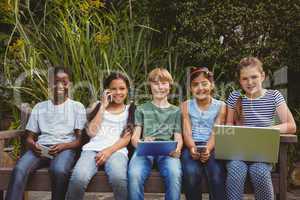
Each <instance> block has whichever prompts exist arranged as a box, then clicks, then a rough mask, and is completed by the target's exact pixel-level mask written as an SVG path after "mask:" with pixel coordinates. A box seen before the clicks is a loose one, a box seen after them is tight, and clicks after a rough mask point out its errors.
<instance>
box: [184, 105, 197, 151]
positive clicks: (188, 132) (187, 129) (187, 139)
mask: <svg viewBox="0 0 300 200" xmlns="http://www.w3.org/2000/svg"><path fill="white" fill-rule="evenodd" d="M181 113H182V126H183V141H184V144H185V145H186V146H187V148H188V149H191V148H193V147H196V145H195V142H194V140H193V138H192V126H191V120H190V117H189V114H188V104H187V101H185V102H183V103H182V105H181Z"/></svg>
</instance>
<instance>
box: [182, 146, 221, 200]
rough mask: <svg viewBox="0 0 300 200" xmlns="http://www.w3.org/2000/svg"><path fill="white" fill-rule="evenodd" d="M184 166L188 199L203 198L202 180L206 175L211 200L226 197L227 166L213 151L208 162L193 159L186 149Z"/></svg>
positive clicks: (184, 179) (183, 156) (185, 189)
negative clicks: (216, 157)
mask: <svg viewBox="0 0 300 200" xmlns="http://www.w3.org/2000/svg"><path fill="white" fill-rule="evenodd" d="M181 161H182V168H183V186H184V191H185V196H186V199H187V200H194V199H197V200H198V199H202V192H201V182H202V177H203V176H206V177H207V181H208V188H209V199H210V200H221V199H225V186H224V185H225V167H224V166H223V165H222V164H221V163H220V162H219V161H217V160H215V158H214V153H213V152H212V154H211V156H210V158H209V160H208V161H207V162H206V163H201V162H200V161H199V160H193V159H192V157H191V156H190V152H189V150H188V149H184V151H183V155H182V158H181Z"/></svg>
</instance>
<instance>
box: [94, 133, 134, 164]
mask: <svg viewBox="0 0 300 200" xmlns="http://www.w3.org/2000/svg"><path fill="white" fill-rule="evenodd" d="M130 137H131V134H130V132H126V133H125V135H124V136H123V137H121V138H120V139H119V140H118V141H117V142H116V143H114V144H113V145H112V146H110V147H108V148H105V149H103V150H102V151H100V152H99V153H97V155H96V157H95V159H96V164H97V166H99V165H103V164H104V163H105V162H106V161H107V159H108V158H109V157H110V156H111V154H113V153H114V152H116V151H118V150H119V149H122V148H124V147H126V146H127V145H128V143H129V141H130Z"/></svg>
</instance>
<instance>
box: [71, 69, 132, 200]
mask: <svg viewBox="0 0 300 200" xmlns="http://www.w3.org/2000/svg"><path fill="white" fill-rule="evenodd" d="M103 85H104V89H105V91H104V93H103V96H102V99H101V103H98V104H97V105H96V106H95V108H94V110H93V111H92V112H91V114H90V116H89V117H88V124H87V127H86V133H87V135H88V136H89V137H90V140H89V142H88V143H86V144H84V145H83V147H82V152H81V155H80V158H79V160H78V162H77V164H76V165H75V167H74V171H73V174H72V176H71V179H70V183H69V187H68V192H67V195H66V199H68V200H69V199H76V200H79V199H83V197H84V193H85V190H86V188H87V186H88V184H89V182H90V180H91V179H92V177H93V176H94V175H95V174H96V173H97V171H98V167H99V166H104V170H105V172H106V174H107V175H108V180H109V183H110V184H111V186H112V189H113V193H114V198H115V199H117V200H120V199H127V163H128V150H127V148H126V146H127V145H128V143H129V141H130V138H131V132H132V128H131V127H132V125H131V124H133V121H132V120H133V116H132V115H133V113H134V106H133V104H132V105H126V104H125V100H126V98H127V96H128V91H129V80H128V79H127V77H126V76H124V75H122V74H120V73H111V74H110V75H109V76H108V77H107V78H106V79H105V80H104V82H103Z"/></svg>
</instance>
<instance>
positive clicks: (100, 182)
mask: <svg viewBox="0 0 300 200" xmlns="http://www.w3.org/2000/svg"><path fill="white" fill-rule="evenodd" d="M11 170H12V169H11V168H0V174H1V181H0V190H6V189H7V186H8V181H9V178H10V174H11ZM272 181H273V187H274V192H275V193H276V194H278V193H279V174H277V173H272ZM202 188H203V190H202V191H203V192H206V193H207V192H208V188H207V184H206V180H204V181H203V182H202ZM26 190H27V191H50V190H51V185H50V177H49V173H48V170H47V169H40V170H37V171H36V172H35V173H34V174H33V175H32V176H30V178H29V180H28V184H27V187H26ZM87 192H112V189H111V187H110V185H109V182H108V179H107V176H106V175H105V172H104V171H99V172H98V173H97V174H96V176H94V177H93V179H92V180H91V182H90V184H89V186H88V188H87ZM145 192H146V193H163V192H164V184H163V179H162V178H161V177H160V174H159V172H158V171H155V170H153V171H152V172H151V175H150V177H149V179H148V180H147V182H146V186H145ZM245 193H253V189H252V187H251V186H250V182H249V181H248V182H247V184H246V188H245Z"/></svg>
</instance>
